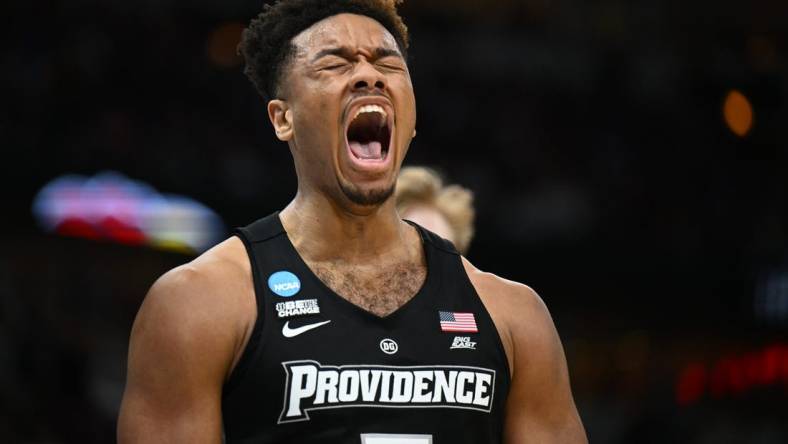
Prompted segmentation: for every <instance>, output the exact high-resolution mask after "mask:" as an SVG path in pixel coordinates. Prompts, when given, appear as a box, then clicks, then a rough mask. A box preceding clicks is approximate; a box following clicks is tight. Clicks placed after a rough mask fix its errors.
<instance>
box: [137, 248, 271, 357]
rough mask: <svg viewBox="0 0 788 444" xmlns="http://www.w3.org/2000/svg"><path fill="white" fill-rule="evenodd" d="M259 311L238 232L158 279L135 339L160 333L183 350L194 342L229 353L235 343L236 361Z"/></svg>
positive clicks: (198, 346)
mask: <svg viewBox="0 0 788 444" xmlns="http://www.w3.org/2000/svg"><path fill="white" fill-rule="evenodd" d="M255 314H256V310H255V306H254V289H253V284H252V278H251V268H250V265H249V260H248V259H247V256H246V252H245V249H244V246H243V244H242V242H241V241H240V239H238V238H236V237H232V238H229V239H227V240H225V241H224V242H222V243H220V244H218V245H216V246H215V247H213V248H212V249H210V250H208V251H207V252H205V253H203V254H202V255H200V256H199V257H197V258H196V259H194V260H193V261H191V262H189V263H187V264H184V265H181V266H180V267H177V268H174V269H172V270H170V271H168V272H167V273H165V274H164V275H162V276H161V277H160V278H159V279H158V280H157V281H156V282H155V283H154V284H153V286H152V287H151V289H150V291H149V292H148V294H147V296H146V297H145V300H144V302H143V304H142V307H141V308H140V311H139V313H138V315H137V319H136V321H135V325H134V328H133V331H132V342H133V340H134V339H135V337H138V336H143V337H146V336H153V337H159V339H165V340H166V341H167V342H170V343H172V344H177V345H178V349H179V350H178V351H177V352H178V353H183V352H184V351H186V350H188V349H189V348H192V347H193V348H195V349H201V351H203V352H209V351H210V352H212V353H218V354H222V355H225V354H226V353H227V350H226V348H227V347H230V350H229V351H230V352H232V354H231V355H230V362H231V363H232V362H233V361H234V360H233V359H232V357H233V356H234V354H235V352H236V351H237V349H238V348H240V346H241V343H242V342H243V338H244V336H245V335H246V332H247V330H249V329H250V328H251V327H250V326H251V325H252V324H253V323H254V317H255ZM132 345H133V344H132ZM206 348H213V350H206ZM132 351H133V350H132ZM224 358H225V359H224V360H226V358H227V356H224ZM227 371H228V372H229V368H228V369H227Z"/></svg>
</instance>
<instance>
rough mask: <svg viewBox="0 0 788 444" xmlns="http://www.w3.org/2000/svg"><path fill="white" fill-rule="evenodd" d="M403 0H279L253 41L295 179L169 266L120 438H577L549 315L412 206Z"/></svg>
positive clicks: (249, 49)
mask: <svg viewBox="0 0 788 444" xmlns="http://www.w3.org/2000/svg"><path fill="white" fill-rule="evenodd" d="M395 3H396V1H395V0H280V1H279V2H277V3H276V4H274V5H273V6H269V7H266V9H265V10H264V11H263V12H262V13H261V14H260V15H259V16H258V17H257V18H256V19H255V20H253V21H252V23H251V25H250V26H249V28H248V29H247V30H246V32H245V33H244V36H243V41H242V43H241V51H242V53H243V55H244V57H245V59H246V63H247V66H246V73H247V74H248V76H249V77H250V78H251V80H252V81H253V82H254V84H255V86H256V87H257V89H258V90H259V92H260V93H261V94H262V96H263V97H264V99H265V100H266V101H267V106H268V116H269V118H270V120H271V123H272V124H273V127H274V131H275V133H276V136H277V137H278V138H279V139H280V140H282V141H283V142H287V144H288V145H289V147H290V151H291V153H292V155H293V159H294V163H295V170H296V174H297V175H298V190H297V192H296V195H295V198H294V199H293V201H292V202H290V204H289V205H287V207H285V208H284V209H283V210H282V211H281V212H279V213H275V214H272V215H270V216H268V217H265V218H263V219H260V220H259V221H257V222H254V223H253V224H251V225H249V226H247V227H245V228H242V229H239V230H238V232H237V233H236V236H234V237H232V238H230V239H228V240H226V241H224V242H222V243H221V244H219V245H217V246H216V247H214V248H213V249H211V250H210V251H208V252H206V253H205V254H203V255H202V256H200V257H199V258H197V259H195V260H194V261H193V262H191V263H189V264H187V265H184V266H182V267H178V268H176V269H175V270H172V271H170V272H168V273H167V274H165V275H164V276H163V277H161V278H160V279H159V280H158V281H157V282H156V283H155V284H154V285H153V287H152V288H151V290H150V292H149V293H148V295H147V297H146V299H145V302H144V303H143V305H142V307H141V309H140V312H139V314H138V316H137V319H136V321H135V324H134V327H133V330H132V334H131V343H130V351H129V367H128V381H127V386H126V391H125V394H124V398H123V404H122V406H121V412H120V419H119V424H118V437H119V441H120V442H121V444H124V443H221V442H222V441H223V440H224V442H227V443H261V444H262V443H299V444H304V443H365V444H395V443H396V444H427V443H451V444H458V443H474V444H480V443H500V442H505V443H561V444H567V443H583V442H586V438H585V433H584V431H583V427H582V425H581V422H580V419H579V417H578V414H577V410H576V408H575V405H574V402H573V400H572V395H571V391H570V388H569V377H568V372H567V368H566V361H565V358H564V354H563V350H562V347H561V343H560V340H559V338H558V335H557V333H556V331H555V328H554V326H553V322H552V320H551V318H550V315H549V313H548V311H547V309H546V308H545V306H544V304H543V302H542V301H541V300H540V298H539V297H538V296H537V295H536V294H535V293H534V292H533V291H532V290H531V289H530V288H528V287H526V286H525V285H521V284H518V283H515V282H511V281H507V280H504V279H501V278H499V277H497V276H495V275H493V274H489V273H484V272H482V271H479V270H478V269H476V268H475V267H474V266H473V265H471V264H470V263H469V262H468V261H467V260H465V259H464V258H463V257H462V256H460V255H459V254H458V253H457V252H456V251H455V249H454V248H453V246H452V245H451V244H450V243H449V242H447V241H445V240H443V239H442V238H440V237H438V236H436V235H434V234H433V233H431V232H429V231H427V230H425V229H423V228H421V227H419V226H418V225H415V224H412V223H408V222H405V221H403V220H402V219H400V217H399V215H398V214H397V211H396V207H395V201H394V199H393V197H392V194H393V191H394V186H395V183H396V179H397V173H398V172H399V169H400V165H401V164H402V160H403V158H404V157H405V153H406V152H407V150H408V146H409V145H410V141H411V139H412V138H413V136H414V135H415V125H416V102H415V97H414V93H413V85H412V83H411V79H410V74H409V71H408V65H407V62H406V60H407V48H408V34H407V30H406V28H405V25H404V24H403V23H402V20H401V18H400V17H399V15H398V14H397V11H396V8H395V6H396V5H395Z"/></svg>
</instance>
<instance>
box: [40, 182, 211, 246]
mask: <svg viewBox="0 0 788 444" xmlns="http://www.w3.org/2000/svg"><path fill="white" fill-rule="evenodd" d="M33 215H34V216H35V218H36V220H37V222H38V224H39V225H40V226H41V227H42V228H43V229H44V230H45V231H47V232H50V233H57V234H60V235H64V236H75V237H83V238H88V239H108V240H111V241H114V242H118V243H123V244H128V245H151V246H154V247H157V248H164V249H172V250H179V251H186V252H200V251H204V250H206V249H208V248H209V247H211V246H212V245H213V244H215V243H216V242H217V241H218V240H219V239H220V238H221V236H222V235H223V234H224V232H225V230H224V226H223V224H222V222H221V220H220V218H219V216H218V215H217V214H216V213H214V212H213V211H212V210H211V209H209V208H208V207H206V206H205V205H203V204H201V203H199V202H197V201H195V200H193V199H191V198H188V197H184V196H178V195H172V194H161V193H159V192H158V191H156V190H155V189H154V188H153V187H152V186H150V185H148V184H146V183H143V182H140V181H136V180H132V179H129V178H127V177H125V176H124V175H122V174H120V173H116V172H112V171H107V172H102V173H99V174H97V175H95V176H93V177H85V176H79V175H73V174H69V175H64V176H60V177H57V178H55V179H53V180H52V181H50V182H49V183H47V184H46V185H44V187H43V188H41V190H40V191H39V192H38V194H37V195H36V197H35V199H34V200H33Z"/></svg>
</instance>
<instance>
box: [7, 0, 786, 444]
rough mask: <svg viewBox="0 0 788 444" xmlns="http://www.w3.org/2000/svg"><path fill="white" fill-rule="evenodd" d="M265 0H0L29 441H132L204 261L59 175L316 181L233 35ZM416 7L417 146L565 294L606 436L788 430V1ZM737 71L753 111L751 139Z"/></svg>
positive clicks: (17, 367)
mask: <svg viewBox="0 0 788 444" xmlns="http://www.w3.org/2000/svg"><path fill="white" fill-rule="evenodd" d="M260 5H261V2H258V1H254V2H252V1H240V0H227V1H222V2H216V1H185V0H157V1H153V0H146V1H137V2H127V1H119V0H104V1H101V2H98V1H95V0H93V1H91V0H72V1H69V2H62V1H39V2H24V3H23V2H10V3H8V2H6V3H4V4H3V5H2V6H0V15H1V16H2V17H3V18H4V19H3V26H2V27H0V35H2V40H1V41H0V60H2V64H1V65H0V66H2V70H0V97H1V99H0V100H2V104H3V105H2V107H0V143H1V144H2V145H1V146H2V153H3V157H2V161H0V165H2V167H0V168H2V169H1V170H0V172H2V181H3V184H4V185H3V190H4V203H5V205H4V208H5V211H3V218H2V227H3V230H2V237H1V238H0V239H1V240H2V244H0V245H2V247H1V248H0V440H2V441H3V442H13V443H17V442H18V443H72V442H75V443H76V442H79V443H104V442H111V441H113V440H114V427H115V418H116V415H117V408H118V404H119V401H120V395H121V393H122V389H123V384H124V377H125V374H124V373H125V359H126V358H125V353H126V347H127V344H126V342H127V340H128V334H129V330H130V327H131V323H132V321H133V317H134V314H135V313H136V310H137V308H138V306H139V304H140V302H141V300H142V298H143V296H144V294H145V292H146V289H147V288H148V287H149V286H150V284H151V283H152V282H153V281H154V280H155V278H156V277H157V276H158V275H160V274H161V273H163V272H164V271H166V270H167V269H169V268H172V267H174V266H177V265H178V264H181V263H184V262H187V261H189V260H190V259H191V258H192V257H193V255H189V254H181V253H173V252H166V251H162V250H156V249H152V248H147V247H139V246H137V247H134V246H128V245H117V244H114V243H111V242H108V241H90V240H82V239H76V238H71V237H63V236H57V235H54V234H47V233H44V232H43V231H42V230H41V229H40V228H39V227H38V226H37V225H36V223H35V221H34V219H33V216H32V213H31V205H32V200H33V198H34V196H35V194H36V193H37V191H38V190H39V189H40V188H41V187H42V186H43V185H44V184H46V183H47V182H48V181H50V180H51V179H53V178H55V177H57V176H60V175H62V174H65V173H79V174H84V175H88V176H90V175H93V174H96V173H98V172H100V171H103V170H115V171H119V172H122V173H123V174H125V175H127V176H129V177H132V178H134V179H139V180H142V181H145V182H147V183H149V184H151V185H153V186H154V187H156V188H157V189H158V190H160V191H163V192H168V193H179V194H183V195H188V196H191V197H193V198H195V199H197V200H199V201H201V202H203V203H205V204H206V205H208V206H209V207H211V208H213V209H214V210H215V211H217V212H218V213H219V214H220V215H221V217H222V219H223V221H224V223H225V225H226V226H227V227H233V226H238V225H245V224H246V223H248V222H250V221H252V220H254V219H256V218H258V217H261V216H263V215H266V214H268V213H270V212H272V211H274V210H276V209H279V208H282V207H283V206H284V205H286V203H287V202H288V201H289V199H290V198H292V196H293V194H294V191H295V184H296V183H295V177H294V173H293V171H292V165H291V158H290V155H289V153H288V151H287V148H286V146H285V145H283V144H281V143H278V142H276V140H275V139H274V137H273V132H272V130H271V127H270V124H269V123H268V121H267V117H266V114H265V108H264V104H263V103H262V101H261V99H260V98H259V97H258V96H257V95H256V93H255V92H254V89H253V87H252V86H251V84H250V83H249V82H248V81H247V80H246V78H245V77H244V76H243V74H242V72H241V69H242V68H241V61H240V60H239V59H238V57H237V56H236V55H235V52H234V47H235V44H236V43H237V39H238V33H239V30H240V29H241V27H242V26H244V25H245V24H246V23H247V22H248V20H249V19H250V18H251V17H253V16H254V15H256V14H257V12H259V10H260ZM401 12H402V14H403V16H404V18H405V20H406V23H407V24H408V25H409V28H410V31H411V36H412V41H413V44H412V47H411V55H412V57H411V60H410V66H411V70H412V76H413V80H414V83H415V88H416V97H417V103H418V126H417V128H418V137H417V138H416V139H415V140H414V142H413V144H412V146H411V152H410V154H409V157H408V159H407V161H406V163H408V164H426V165H430V166H433V167H437V168H438V169H439V170H441V171H442V172H444V173H445V174H446V175H447V176H448V177H449V178H450V180H452V181H455V182H458V183H460V184H462V185H464V186H466V187H468V188H470V189H472V190H473V191H474V192H475V193H476V205H477V209H478V220H477V233H478V234H477V236H476V238H475V240H474V242H473V243H472V246H471V250H470V252H469V255H468V256H469V258H470V259H471V260H472V261H473V262H474V263H475V264H476V265H477V266H478V267H480V268H482V269H485V270H488V271H492V272H495V273H496V274H499V275H501V276H504V277H507V278H510V279H514V280H518V281H521V282H525V283H527V284H529V285H531V286H532V287H534V288H535V289H536V290H537V291H538V292H539V293H540V294H541V296H542V297H543V298H544V300H545V301H546V303H547V305H548V307H549V308H550V309H551V312H552V314H553V317H554V319H555V322H556V325H557V327H558V329H559V332H560V333H561V335H562V338H563V341H564V346H565V348H566V351H567V359H568V363H569V367H570V373H571V377H572V384H573V390H574V394H575V398H576V400H577V404H578V408H579V410H580V414H581V416H582V418H583V420H584V423H585V426H586V428H587V431H588V434H589V437H590V439H591V441H592V442H596V443H745V442H746V443H763V444H770V443H784V442H788V413H786V412H788V407H786V401H788V335H786V332H787V330H788V329H787V328H786V327H788V255H787V254H786V253H788V249H787V248H786V246H787V241H788V179H786V173H787V172H788V52H787V51H788V3H786V2H784V1H777V0H775V1H749V2H744V1H733V0H720V1H710V0H696V1H677V0H670V1H660V2H655V1H645V0H637V1H623V0H602V1H594V2H586V1H578V0H571V1H563V2H559V1H555V0H534V1H514V0H509V1H490V2H481V1H473V0H465V1H458V0H431V1H429V2H425V1H422V2H417V1H413V0H411V1H409V2H406V3H405V4H404V5H403V7H402V8H401ZM732 90H736V91H739V92H740V93H741V94H743V95H744V97H746V99H747V100H748V102H749V104H750V106H751V107H752V112H753V116H754V117H753V121H752V125H751V127H749V128H745V129H746V131H740V133H741V134H740V135H737V134H736V133H735V132H734V131H733V130H732V129H731V127H730V126H729V125H728V124H727V123H726V119H725V115H724V112H723V107H724V103H725V100H726V97H728V95H729V93H730V92H731V91H732ZM739 109H741V107H739ZM735 127H736V126H735V123H734V128H735ZM745 127H746V125H745Z"/></svg>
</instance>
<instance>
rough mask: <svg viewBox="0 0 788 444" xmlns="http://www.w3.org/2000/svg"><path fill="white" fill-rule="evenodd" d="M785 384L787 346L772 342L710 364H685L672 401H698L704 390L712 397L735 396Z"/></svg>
mask: <svg viewBox="0 0 788 444" xmlns="http://www.w3.org/2000/svg"><path fill="white" fill-rule="evenodd" d="M781 380H782V381H783V382H785V383H788V346H786V345H781V344H775V345H770V346H767V347H765V348H763V349H762V350H759V351H756V352H752V353H748V354H746V355H738V354H737V355H733V354H731V355H726V356H723V357H722V358H720V359H719V360H717V362H715V363H714V365H712V366H710V367H709V366H707V365H705V364H702V363H696V362H695V363H690V364H687V365H686V366H685V367H684V368H683V369H682V370H681V371H680V372H679V376H678V378H677V379H676V390H675V394H676V403H677V404H679V405H689V404H694V403H696V402H698V401H699V400H700V399H701V398H702V397H703V395H704V392H706V391H708V393H709V395H710V396H711V397H712V398H715V399H720V398H723V397H725V396H727V395H731V396H738V395H742V394H744V393H746V392H748V391H750V390H754V389H757V388H761V387H767V386H770V385H774V384H778V383H780V382H781Z"/></svg>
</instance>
